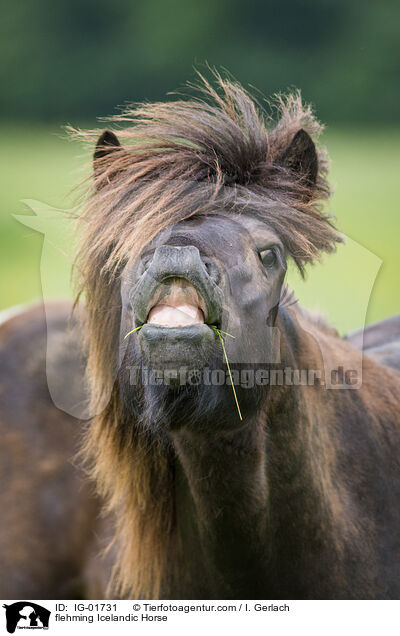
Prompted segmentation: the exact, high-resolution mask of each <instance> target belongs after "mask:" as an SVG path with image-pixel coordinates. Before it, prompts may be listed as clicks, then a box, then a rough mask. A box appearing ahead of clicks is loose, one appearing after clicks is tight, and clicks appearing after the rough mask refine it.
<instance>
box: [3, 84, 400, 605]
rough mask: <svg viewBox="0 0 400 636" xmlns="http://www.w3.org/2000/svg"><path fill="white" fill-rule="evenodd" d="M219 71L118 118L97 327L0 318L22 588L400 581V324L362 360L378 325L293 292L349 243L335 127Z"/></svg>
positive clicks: (104, 148) (93, 211) (108, 171)
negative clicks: (273, 118) (343, 229)
mask: <svg viewBox="0 0 400 636" xmlns="http://www.w3.org/2000/svg"><path fill="white" fill-rule="evenodd" d="M219 86H220V89H221V90H222V96H221V95H220V94H219V93H218V92H216V91H214V90H213V89H212V88H211V87H210V85H209V84H208V83H206V84H205V88H204V91H203V92H205V93H206V97H207V99H210V100H211V101H212V102H213V103H212V104H211V105H210V104H208V102H206V101H204V100H203V99H201V100H198V101H188V102H177V103H169V104H161V105H147V106H143V107H139V108H138V109H136V110H135V111H128V112H127V113H125V114H124V115H123V116H121V118H120V119H122V120H123V121H129V120H134V123H135V125H134V126H132V127H130V128H126V129H124V130H123V131H121V133H120V134H121V136H122V137H123V138H124V140H125V141H126V142H127V143H126V144H125V145H124V146H123V147H122V146H121V145H120V144H119V141H118V139H117V138H116V136H115V134H113V133H111V132H105V133H103V134H102V135H101V137H100V139H99V142H98V145H97V147H96V151H95V166H94V168H95V171H94V176H95V178H94V185H95V188H94V190H93V192H92V193H91V196H90V198H89V201H88V203H87V206H86V208H85V211H84V213H83V215H82V216H81V221H80V225H81V228H82V229H83V243H82V247H81V250H80V252H79V254H78V258H77V263H76V267H77V272H78V277H79V280H80V289H81V291H82V292H84V293H85V312H84V313H85V321H84V323H83V324H82V323H81V322H78V323H76V324H75V325H74V326H72V327H71V328H72V331H69V328H68V316H69V313H70V307H68V306H62V305H54V306H52V305H49V306H48V307H47V308H46V316H44V313H43V311H42V310H41V309H40V308H33V309H29V310H26V312H23V313H20V314H19V315H16V316H15V317H12V318H10V319H9V320H7V321H5V322H4V324H3V325H2V326H1V328H0V374H1V375H0V391H1V393H0V398H1V401H0V433H1V436H2V440H3V444H2V446H1V448H0V475H1V483H2V489H1V492H0V505H1V509H2V520H1V526H0V564H1V566H2V572H3V577H2V582H1V583H0V586H2V587H0V596H2V597H3V598H7V597H9V598H18V597H19V598H21V597H23V596H24V597H29V598H46V597H53V598H54V597H55V596H61V597H65V596H66V595H68V594H69V595H74V594H77V593H78V590H80V593H81V594H85V595H86V596H92V597H93V596H97V597H103V596H105V595H106V594H109V595H110V596H118V595H119V596H132V597H139V598H157V597H158V598H237V599H239V598H274V599H278V598H306V599H310V598H399V597H400V576H399V574H400V508H399V505H398V504H399V501H400V459H399V450H400V422H399V404H400V372H399V369H400V344H399V343H400V321H399V319H391V320H389V321H385V322H383V323H380V324H378V325H375V326H372V327H369V328H368V329H367V330H366V331H365V334H364V339H365V341H364V348H365V352H366V354H367V355H365V356H364V358H363V364H362V368H361V366H360V364H359V360H360V351H359V349H360V347H361V346H362V338H361V336H360V334H354V335H352V336H349V337H348V338H347V339H342V338H340V337H339V336H338V334H337V333H336V332H335V331H334V330H333V329H331V328H330V327H328V326H326V325H325V324H324V323H322V322H321V321H318V320H316V319H314V318H313V317H312V316H310V315H309V314H308V313H307V312H305V311H303V310H302V309H301V308H299V307H298V306H297V305H296V304H295V303H293V302H288V295H287V294H285V291H284V287H283V283H284V277H285V273H286V262H287V259H289V258H291V259H292V260H294V262H295V263H296V264H297V266H298V267H299V269H300V271H303V269H304V266H305V265H306V264H307V263H308V262H311V261H313V260H314V259H315V258H317V257H318V255H319V254H320V252H322V251H325V252H330V251H332V250H333V249H334V246H335V243H336V241H337V240H340V237H339V236H338V234H337V232H336V231H335V229H334V228H333V226H332V224H331V221H330V219H329V218H328V217H326V216H324V214H323V213H322V211H321V207H320V204H321V202H323V200H324V199H326V198H327V197H328V195H329V188H328V185H327V182H326V170H327V164H326V161H325V155H324V153H323V152H322V151H321V150H319V149H318V148H317V147H316V145H315V144H314V141H313V139H312V137H313V136H315V135H316V134H317V133H318V131H319V126H318V124H317V122H316V121H315V119H314V118H313V116H312V114H311V111H310V110H309V109H307V108H304V107H303V105H302V104H301V101H300V99H299V98H298V97H294V98H289V100H288V101H287V102H282V101H281V103H280V114H281V118H280V120H279V122H278V124H277V125H276V126H275V127H273V128H271V125H270V123H271V122H269V125H267V123H266V122H265V120H264V119H263V115H262V114H260V112H259V111H258V110H257V108H256V106H255V105H254V103H253V102H252V101H251V99H250V98H249V96H248V95H247V94H246V93H245V92H244V91H243V89H241V88H240V87H239V86H237V85H236V84H232V83H229V82H225V81H223V80H221V79H220V78H219ZM129 143H130V145H129ZM290 300H291V299H290ZM46 327H47V335H46ZM83 329H85V334H86V339H84V338H82V334H83V331H82V330H83ZM223 334H224V335H223ZM229 334H230V335H233V336H234V338H231V339H229ZM223 338H225V345H224V346H225V347H226V351H227V355H228V356H229V358H230V361H231V365H230V369H231V373H232V375H231V376H229V375H226V373H227V364H226V360H225V357H224V354H223V349H222V347H221V344H220V341H221V339H223ZM45 351H47V353H45ZM83 351H87V356H88V359H87V370H86V373H85V378H86V379H87V380H88V381H89V383H90V404H89V407H88V408H89V412H88V411H87V409H86V410H85V409H84V408H83V407H82V409H80V406H79V405H80V404H83V403H84V396H83V393H82V391H81V388H82V386H83V384H84V381H83V375H82V370H81V369H82V355H83V353H82V352H83ZM85 355H86V354H85ZM85 364H86V362H85ZM339 370H344V373H345V374H346V375H345V381H344V382H343V378H342V379H341V380H340V386H338V377H339V375H340V373H339ZM149 372H151V373H153V374H154V373H156V374H158V373H160V374H161V375H157V378H156V379H157V382H153V379H154V378H153V379H151V381H150V379H149V378H150V377H151V374H150V375H149ZM221 373H222V374H223V378H222V382H221V381H220V379H221ZM210 374H211V376H210ZM243 374H244V375H243ZM251 374H253V375H251ZM254 374H255V375H254ZM257 374H258V375H257ZM304 374H305V375H304ZM332 374H333V375H332ZM50 376H51V381H49V378H50ZM250 376H251V377H253V379H254V377H255V378H256V379H257V378H258V380H257V382H256V383H255V384H252V385H251V386H250V385H249V384H248V378H249V377H250ZM210 377H211V380H210ZM272 377H274V378H278V381H272ZM304 377H305V378H306V381H304ZM333 377H335V381H334V382H333V380H332V378H333ZM199 378H200V380H199ZM243 378H245V381H244V380H243ZM279 378H280V379H279ZM309 378H312V381H308V379H309ZM225 379H226V381H225ZM159 380H161V381H159ZM228 380H229V381H228ZM232 383H233V384H234V386H235V393H234V392H233V387H232ZM354 383H355V385H354ZM54 396H56V400H55V402H56V404H58V406H61V408H64V410H65V411H67V413H73V414H75V415H78V416H79V413H81V415H82V418H83V417H88V415H91V416H92V418H91V420H90V421H88V423H86V424H84V425H83V424H82V422H79V420H78V419H76V418H74V417H72V416H71V415H67V414H66V413H65V412H63V411H62V410H59V409H57V408H56V406H55V405H54V403H53V400H52V397H53V398H54ZM239 405H240V406H239ZM67 407H68V408H67ZM239 408H240V411H239ZM84 413H86V415H84ZM82 440H83V455H84V457H85V459H86V461H87V462H88V464H87V466H88V467H89V470H90V472H91V476H92V477H93V478H94V479H95V480H96V482H97V488H98V493H99V496H100V497H101V498H103V499H100V500H98V499H97V498H96V496H95V495H94V493H93V492H91V489H90V486H89V485H88V483H89V482H88V480H87V476H86V475H85V474H84V473H83V471H82V470H81V469H80V468H79V467H77V465H76V464H75V463H73V462H72V459H73V457H74V453H75V451H76V450H78V448H79V449H80V448H81V447H82ZM81 456H82V451H81ZM99 501H101V503H99ZM103 502H104V503H103ZM102 508H103V509H106V510H107V511H108V514H109V516H108V517H107V518H105V517H102V516H99V511H100V510H101V509H102ZM112 538H114V541H112V543H111V548H110V550H109V552H108V553H107V555H106V556H100V554H99V553H100V551H101V549H102V548H103V547H105V546H106V545H108V544H110V541H111V539H112ZM112 571H113V573H111V572H112ZM107 590H108V591H107Z"/></svg>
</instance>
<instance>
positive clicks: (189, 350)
mask: <svg viewBox="0 0 400 636" xmlns="http://www.w3.org/2000/svg"><path fill="white" fill-rule="evenodd" d="M208 306H209V304H207V303H206V301H205V300H204V298H203V296H202V294H201V293H200V292H199V291H198V290H197V289H196V287H195V286H194V285H193V284H192V283H191V282H190V281H188V280H186V279H184V278H178V277H170V278H166V279H164V280H163V281H161V283H160V284H159V285H158V286H157V288H156V290H155V292H154V293H153V296H152V298H151V299H150V301H149V302H148V303H147V309H146V312H145V315H146V318H145V321H144V322H143V323H142V324H141V325H140V326H141V328H140V331H139V334H138V340H139V346H140V349H141V352H142V355H143V358H144V359H145V361H146V362H147V364H148V365H149V367H150V368H153V369H157V370H160V371H163V370H164V371H165V370H168V371H171V370H175V372H176V378H177V379H178V380H180V382H182V381H185V379H186V378H187V371H188V369H192V370H194V369H201V368H203V367H204V366H205V365H206V364H207V361H208V360H209V359H210V356H211V353H212V351H213V348H214V346H215V341H216V335H215V332H214V330H213V329H212V328H211V327H212V326H214V325H211V324H208V322H207V321H208V314H209V312H208V311H207V309H208Z"/></svg>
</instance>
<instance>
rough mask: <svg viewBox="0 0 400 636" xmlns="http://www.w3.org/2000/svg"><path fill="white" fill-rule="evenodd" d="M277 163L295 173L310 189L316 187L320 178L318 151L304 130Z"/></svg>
mask: <svg viewBox="0 0 400 636" xmlns="http://www.w3.org/2000/svg"><path fill="white" fill-rule="evenodd" d="M276 163H277V164H278V165H280V166H284V167H286V168H289V169H290V170H292V171H293V172H295V173H296V174H297V176H298V177H299V178H300V179H303V180H304V183H305V184H306V185H307V186H308V187H309V188H312V187H314V186H315V184H316V181H317V176H318V154H317V149H316V147H315V144H314V142H313V140H312V139H311V137H310V135H309V134H308V133H307V132H306V131H305V130H304V129H303V128H301V129H300V130H299V131H298V132H297V133H296V134H295V136H294V137H293V139H292V141H291V142H290V144H289V145H288V147H287V148H286V149H285V150H284V151H283V152H282V153H281V155H280V156H279V157H278V159H277V162H276Z"/></svg>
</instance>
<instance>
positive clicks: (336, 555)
mask: <svg viewBox="0 0 400 636" xmlns="http://www.w3.org/2000/svg"><path fill="white" fill-rule="evenodd" d="M69 312H70V308H69V307H68V306H66V305H64V306H60V305H54V306H49V307H48V321H47V328H48V329H49V330H51V331H54V332H56V333H59V334H60V335H61V336H62V338H63V339H65V347H66V349H67V348H69V347H70V342H69V341H68V335H67V333H68V330H67V324H68V317H69ZM314 328H317V327H316V326H315V327H314ZM45 329H46V327H45V321H44V313H43V309H42V307H41V306H37V307H34V308H31V309H27V310H26V311H24V312H23V313H20V314H17V315H16V316H15V317H12V318H10V319H9V320H8V321H7V322H5V323H4V324H3V325H2V326H1V329H0V342H1V345H0V346H1V349H0V352H1V353H0V355H1V365H0V368H1V371H2V376H1V379H2V387H3V391H2V394H1V412H0V427H1V437H2V440H3V443H2V445H1V451H0V466H1V474H2V478H1V483H2V489H1V494H0V503H1V510H2V520H1V533H0V554H1V564H2V572H3V576H2V583H1V585H2V587H1V589H0V597H1V598H5V599H6V598H22V597H26V598H54V597H61V598H63V597H65V596H74V595H82V594H83V595H84V596H86V597H90V598H102V597H104V596H105V595H106V593H107V586H108V581H109V578H110V574H111V568H112V566H113V559H114V556H113V555H108V556H106V557H104V556H102V555H101V551H102V549H103V548H104V547H105V546H106V545H107V541H108V540H109V538H110V532H111V530H110V528H109V527H108V526H107V523H106V522H105V521H104V520H102V517H101V516H100V514H99V512H100V506H99V502H98V501H97V500H96V498H95V497H94V494H93V492H92V489H91V488H90V486H89V485H88V484H87V480H86V476H85V475H84V474H83V473H82V472H81V471H80V470H79V468H78V467H77V466H76V463H75V462H73V459H74V454H75V452H76V450H77V448H78V446H79V443H80V440H81V424H80V423H79V422H78V421H77V420H76V419H75V418H72V417H69V416H67V415H66V414H64V413H62V412H61V411H59V410H58V409H56V408H55V407H54V405H53V403H52V400H51V398H50V396H49V393H48V390H47V380H46V374H45V348H46V340H45V338H46V332H45ZM325 338H326V345H327V346H328V347H332V348H334V350H335V351H338V348H340V353H341V355H340V356H339V358H340V361H341V363H343V361H344V357H343V354H344V355H345V356H346V357H347V359H348V358H350V359H351V356H352V354H353V350H352V346H350V345H349V344H347V343H346V342H345V341H341V340H339V338H338V337H337V336H335V335H333V334H332V333H326V334H325ZM358 338H359V333H357V334H354V335H353V336H350V337H349V339H350V340H354V342H355V343H356V344H358ZM364 339H365V342H366V344H367V345H368V346H369V347H370V350H371V354H372V355H371V357H370V356H369V355H367V356H365V358H364V375H363V387H362V389H360V390H357V391H351V390H350V391H349V390H346V389H339V390H337V391H326V390H325V389H322V388H320V389H319V395H316V393H315V387H291V388H290V389H289V388H288V387H286V388H285V389H283V390H282V389H278V387H276V396H275V397H274V398H273V399H271V403H270V405H269V407H268V409H267V410H266V412H265V413H263V414H262V421H261V422H260V423H259V425H258V427H257V428H255V429H254V431H253V434H252V435H251V436H249V433H248V431H243V433H241V434H240V435H238V436H237V438H236V439H227V440H226V442H225V443H222V442H221V440H218V441H216V443H215V445H212V444H210V442H209V440H207V443H203V444H201V443H199V440H196V444H193V445H190V443H187V442H188V440H185V436H184V435H182V436H177V438H176V448H177V457H178V466H179V470H177V492H176V496H177V498H178V500H181V502H182V503H181V505H182V506H183V502H184V501H185V499H186V498H190V499H191V498H192V497H193V501H194V503H195V504H196V506H198V508H197V509H196V511H193V517H192V518H189V519H186V518H184V519H182V520H181V522H182V527H183V529H184V532H186V533H187V534H188V537H186V541H188V543H189V545H188V547H187V554H185V555H184V557H183V561H182V563H181V568H182V578H181V581H180V582H179V583H178V584H175V585H176V588H174V589H170V590H166V592H165V596H166V597H168V598H169V597H176V598H180V597H185V598H188V597H193V598H198V597H209V596H211V595H212V593H213V592H214V586H215V580H214V579H213V580H212V581H210V580H209V577H208V576H207V572H204V570H205V569H206V570H207V569H208V568H209V563H210V562H211V563H215V571H218V570H220V571H221V570H223V571H225V572H227V573H228V574H227V575H226V576H225V577H224V582H223V584H222V587H219V588H217V590H216V591H215V592H214V594H215V593H217V592H218V593H217V596H228V597H229V596H232V592H233V590H235V592H236V596H237V598H240V597H241V596H242V595H243V596H247V597H248V596H252V597H254V598H259V597H263V598H269V597H270V598H300V597H307V598H332V597H334V598H370V597H371V598H398V597H399V590H398V578H397V573H398V571H399V567H400V565H399V563H400V545H399V541H400V539H399V532H398V527H399V526H398V524H399V508H398V505H397V502H398V497H399V460H398V453H397V452H394V451H395V450H396V449H398V448H399V444H400V425H399V422H398V411H397V410H396V400H398V399H399V394H400V389H399V380H400V378H399V373H397V372H396V371H394V370H391V369H390V368H389V367H383V366H381V364H379V363H377V362H376V361H375V360H374V358H373V356H374V354H375V352H378V355H379V356H380V351H381V350H382V348H383V349H385V348H386V347H387V346H388V345H390V351H395V350H396V347H398V343H400V320H399V319H391V320H390V321H384V322H382V323H378V324H376V325H373V326H371V327H369V328H367V329H366V330H365V332H364ZM313 349H314V345H313V344H312V343H311V342H308V346H305V343H304V344H303V346H302V347H301V351H302V352H303V354H304V355H305V356H306V358H307V367H310V368H311V366H312V365H310V358H309V356H310V353H311V351H312V350H313ZM365 353H366V354H369V350H368V349H367V350H366V352H365ZM287 355H288V357H289V358H290V357H291V355H293V352H290V351H288V352H287ZM388 357H389V360H390V361H391V362H392V355H391V354H389V356H388ZM28 363H29V364H28ZM396 366H397V367H398V368H400V357H397V363H396ZM60 372H61V373H63V374H64V381H65V385H66V387H67V388H68V387H70V386H71V384H72V383H73V380H74V379H73V378H72V377H68V369H66V368H65V365H64V366H63V370H62V371H61V370H60ZM266 421H269V422H270V427H271V432H270V433H269V435H268V439H267V436H266V434H265V433H264V432H263V430H264V426H265V422H266ZM294 425H295V429H294ZM272 427H273V430H272ZM294 433H295V434H294ZM260 438H261V440H260ZM260 448H262V449H263V452H261V451H260ZM216 460H217V461H216ZM271 460H273V462H272V461H271ZM266 466H268V470H267V471H266ZM179 473H181V475H180V476H179ZM234 474H235V475H238V479H235V478H232V475H234ZM182 475H186V476H185V477H183V476H182ZM206 475H207V476H208V475H210V477H209V479H208V480H207V481H205V480H204V477H205V476H206ZM227 475H230V476H231V478H230V479H229V480H227V479H226V476H227ZM243 476H245V478H244V477H243ZM188 482H189V485H190V488H189V489H188ZM224 482H225V483H226V486H227V489H226V490H221V488H220V486H221V484H223V483H224ZM202 484H204V487H203V486H202ZM213 492H217V493H218V498H215V499H213ZM249 494H251V495H252V496H251V497H249ZM266 502H268V509H269V513H268V523H267V525H266V522H265V519H263V521H262V523H260V520H259V517H260V511H261V518H263V517H264V515H265V507H266ZM192 505H193V503H192ZM219 507H220V508H221V510H225V509H228V511H229V512H228V513H227V514H226V515H218V514H216V512H215V510H216V508H219ZM193 524H194V525H196V526H198V529H199V530H200V531H201V532H202V540H200V539H199V538H197V540H198V541H199V545H198V546H197V547H198V548H199V550H198V551H197V550H194V546H193V543H192V542H193V538H192V535H191V531H189V530H188V526H189V528H190V527H191V526H192V525H193ZM220 526H221V527H220ZM260 526H261V527H260ZM235 533H236V534H237V535H238V536H237V537H235ZM260 535H262V536H263V537H264V538H265V537H268V539H269V550H268V552H269V554H268V560H267V561H265V556H266V555H265V553H264V554H260V553H259V552H258V550H255V554H254V555H251V554H250V555H249V546H254V547H255V548H256V547H257V546H259V545H260ZM184 536H185V535H184ZM234 540H237V541H238V542H239V544H242V552H240V551H238V552H237V554H236V557H235V559H234V561H233V562H231V563H224V562H223V558H224V544H225V543H226V542H227V541H234ZM204 544H206V545H207V561H206V560H205V555H204ZM249 558H254V559H255V560H256V561H258V560H259V561H258V566H257V569H260V572H259V576H258V577H257V578H253V577H254V568H252V570H251V571H252V579H251V581H248V580H247V579H246V577H245V576H243V573H244V572H246V571H247V570H248V567H249ZM221 561H222V562H221ZM265 567H268V578H269V583H268V585H267V586H265V583H264V584H263V577H264V576H265V571H264V568H265ZM229 577H231V578H232V581H231V580H230V579H229ZM239 577H240V580H239V581H238V578H239ZM231 590H232V592H231ZM305 590H307V591H306V592H305Z"/></svg>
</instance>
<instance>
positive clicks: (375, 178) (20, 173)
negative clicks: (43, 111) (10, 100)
mask: <svg viewBox="0 0 400 636" xmlns="http://www.w3.org/2000/svg"><path fill="white" fill-rule="evenodd" d="M0 131H1V140H2V143H1V146H0V155H1V164H2V171H3V183H4V185H3V187H2V189H1V191H0V266H1V277H0V309H1V308H5V307H9V306H11V305H14V304H19V303H22V302H25V301H29V300H33V299H35V298H38V297H40V296H41V295H42V294H44V295H45V296H48V297H58V298H59V297H64V296H66V295H69V294H70V293H71V292H70V285H69V263H70V259H71V255H70V254H68V255H65V254H64V253H63V251H61V252H60V250H59V249H57V248H58V247H59V246H57V240H52V241H51V242H50V243H47V242H46V248H45V249H44V250H43V258H42V262H41V255H42V245H43V235H42V234H41V233H40V232H37V231H35V230H33V229H31V228H29V227H27V226H26V225H23V224H21V223H20V222H18V221H17V220H16V219H14V218H13V217H12V215H13V214H19V215H20V214H29V213H30V212H29V208H27V207H26V205H24V204H22V203H21V200H22V199H30V200H37V201H40V202H43V203H46V204H48V205H51V206H54V207H55V208H59V209H68V208H70V207H71V205H72V199H71V197H68V196H67V195H68V192H69V190H70V189H71V187H72V186H73V185H74V183H76V181H77V180H78V179H79V177H80V176H81V174H82V166H83V165H84V163H86V162H87V156H85V154H84V152H83V150H82V148H80V147H79V145H76V144H75V143H71V142H69V141H66V140H65V139H63V138H62V133H61V132H60V131H59V130H57V129H49V128H39V127H31V126H29V127H28V126H26V127H24V126H2V127H0ZM323 141H324V143H325V144H326V145H327V146H328V148H329V151H330V156H331V159H332V183H333V184H334V185H335V195H334V197H333V199H332V202H331V210H332V213H333V214H334V215H335V216H336V217H337V223H338V226H339V228H340V229H341V231H342V232H343V233H344V235H345V238H346V244H345V246H341V247H340V248H339V249H338V251H337V253H336V254H335V255H333V256H329V257H325V258H324V261H323V264H322V265H316V266H314V267H312V268H310V269H309V272H308V277H307V280H306V281H305V282H302V281H300V280H299V278H298V276H297V275H296V273H295V272H294V271H290V272H289V283H290V285H291V287H292V288H294V290H295V292H296V294H297V295H298V297H299V299H300V301H301V302H302V304H304V305H305V306H307V307H309V308H311V309H316V310H318V311H320V312H322V313H324V314H325V315H326V316H327V317H328V319H329V320H330V321H331V322H332V323H333V324H334V325H335V326H336V327H337V328H338V329H339V330H340V331H341V332H345V331H348V330H351V329H355V328H357V327H360V326H362V325H363V324H364V322H367V323H371V322H374V321H376V320H379V319H382V318H385V317H387V316H390V315H392V314H394V313H398V312H399V311H400V291H399V290H400V287H399V281H398V277H399V270H400V249H399V239H400V232H399V230H400V210H399V185H398V183H399V175H400V153H399V151H398V148H399V145H400V130H398V129H383V130H367V129H365V130H358V131H355V130H354V129H349V130H344V129H342V130H337V131H329V132H328V133H326V134H325V137H324V140H323ZM63 240H64V243H65V244H67V243H68V241H66V242H65V237H63ZM64 248H65V245H64V247H62V250H64ZM69 251H70V252H71V253H72V250H71V249H69Z"/></svg>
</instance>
